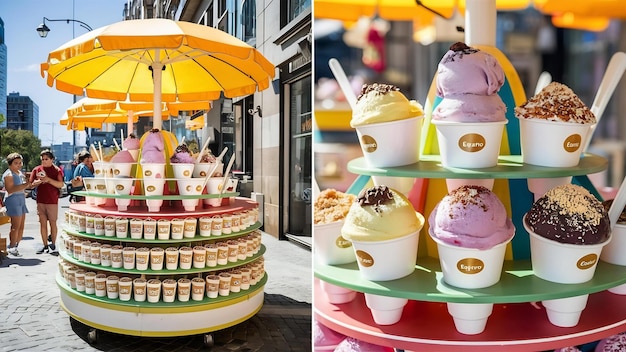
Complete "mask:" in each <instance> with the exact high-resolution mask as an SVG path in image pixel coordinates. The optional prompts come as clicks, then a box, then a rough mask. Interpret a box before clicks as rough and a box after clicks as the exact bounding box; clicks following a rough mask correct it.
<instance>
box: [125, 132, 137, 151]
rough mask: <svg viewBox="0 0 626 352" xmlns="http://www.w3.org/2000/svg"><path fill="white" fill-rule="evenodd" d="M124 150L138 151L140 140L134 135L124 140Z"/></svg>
mask: <svg viewBox="0 0 626 352" xmlns="http://www.w3.org/2000/svg"><path fill="white" fill-rule="evenodd" d="M124 149H130V150H137V149H139V139H138V138H137V137H135V135H134V134H132V133H131V134H130V136H128V137H126V139H125V140H124Z"/></svg>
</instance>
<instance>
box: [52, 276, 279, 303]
mask: <svg viewBox="0 0 626 352" xmlns="http://www.w3.org/2000/svg"><path fill="white" fill-rule="evenodd" d="M176 274H182V275H184V273H182V272H176ZM56 282H57V286H59V288H61V289H62V290H64V291H67V292H68V293H69V294H71V295H73V296H76V297H79V298H83V299H89V300H91V301H94V302H98V303H102V304H112V305H115V306H118V307H119V306H123V307H135V308H161V309H162V308H167V309H171V308H182V307H185V308H189V307H194V306H204V305H207V304H215V305H216V306H219V305H220V304H223V303H224V302H229V301H230V302H233V301H236V300H237V299H241V298H244V299H245V298H246V297H247V296H249V295H251V294H254V293H255V292H256V291H257V290H259V289H262V288H263V286H265V284H266V283H267V273H265V274H264V275H263V277H262V278H261V280H259V282H257V283H256V284H254V285H250V288H249V289H248V290H241V291H239V292H231V293H229V294H228V296H218V297H216V298H208V297H207V296H206V295H204V298H203V299H202V300H201V301H194V300H192V299H189V301H187V302H180V301H178V300H176V301H174V302H171V303H169V302H163V301H159V302H156V303H150V302H148V301H144V302H137V301H135V300H134V299H131V300H130V301H122V300H120V299H117V298H116V299H111V298H108V297H106V296H104V297H98V296H96V295H95V294H87V293H85V292H81V291H77V290H76V289H73V288H71V287H70V286H69V285H68V284H67V283H66V282H65V280H63V277H62V276H61V274H60V273H57V276H56Z"/></svg>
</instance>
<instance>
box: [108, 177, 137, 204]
mask: <svg viewBox="0 0 626 352" xmlns="http://www.w3.org/2000/svg"><path fill="white" fill-rule="evenodd" d="M134 181H135V179H134V178H122V177H119V178H114V179H112V180H111V182H112V183H113V188H114V193H115V194H117V195H126V196H127V195H129V194H130V193H131V191H132V189H133V183H134ZM130 201H131V200H130V199H122V198H115V204H116V205H117V210H118V211H126V210H128V206H129V205H130Z"/></svg>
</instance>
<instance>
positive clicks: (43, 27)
mask: <svg viewBox="0 0 626 352" xmlns="http://www.w3.org/2000/svg"><path fill="white" fill-rule="evenodd" d="M46 21H49V22H65V23H68V24H69V23H70V22H76V23H78V24H79V25H80V26H81V27H83V28H85V29H86V30H88V31H90V32H91V31H92V30H93V29H92V28H91V26H90V25H88V24H87V23H85V22H83V21H79V20H75V19H73V18H63V19H50V18H47V17H44V18H43V23H41V24H40V25H39V26H38V27H37V33H39V36H40V37H41V38H45V37H47V36H48V33H49V32H50V28H48V26H46ZM72 33H74V32H73V31H72ZM73 36H74V35H73V34H72V37H73ZM72 39H73V38H72ZM73 97H74V98H73V102H74V103H76V95H74V96H73ZM85 130H86V128H85ZM53 133H54V132H53ZM72 148H73V149H72V154H74V153H75V152H76V130H72Z"/></svg>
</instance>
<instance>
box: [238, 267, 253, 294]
mask: <svg viewBox="0 0 626 352" xmlns="http://www.w3.org/2000/svg"><path fill="white" fill-rule="evenodd" d="M239 271H241V289H242V290H249V289H250V277H251V276H252V269H250V268H241V269H239Z"/></svg>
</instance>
